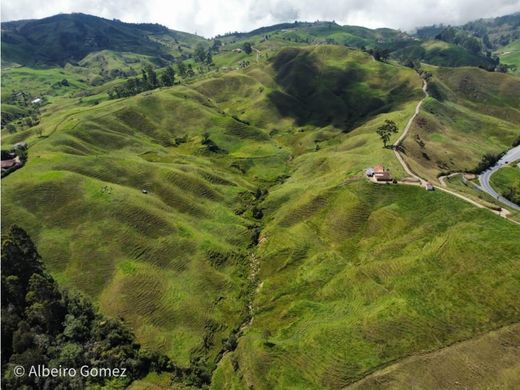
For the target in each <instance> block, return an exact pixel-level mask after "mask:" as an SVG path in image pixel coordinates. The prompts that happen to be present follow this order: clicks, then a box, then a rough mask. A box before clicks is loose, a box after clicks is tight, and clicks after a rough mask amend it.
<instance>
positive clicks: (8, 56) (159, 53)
mask: <svg viewBox="0 0 520 390" xmlns="http://www.w3.org/2000/svg"><path fill="white" fill-rule="evenodd" d="M198 41H205V39H204V38H201V37H198V36H196V35H192V34H188V33H183V32H178V31H174V30H170V29H168V28H167V27H165V26H162V25H159V24H149V23H147V24H133V23H124V22H121V21H119V20H108V19H104V18H100V17H96V16H92V15H85V14H81V13H74V14H59V15H55V16H51V17H48V18H44V19H39V20H21V21H14V22H6V23H2V57H3V58H2V61H3V62H12V63H19V64H22V65H32V66H34V65H64V64H66V63H67V62H77V61H80V60H81V59H82V58H84V57H85V56H86V55H87V54H89V53H92V52H97V51H100V50H115V51H121V52H133V53H138V54H146V55H150V56H154V57H169V56H172V55H179V54H180V53H181V52H182V51H183V48H184V49H187V50H190V49H191V48H192V46H194V44H196V42H198Z"/></svg>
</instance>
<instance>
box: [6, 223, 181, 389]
mask: <svg viewBox="0 0 520 390" xmlns="http://www.w3.org/2000/svg"><path fill="white" fill-rule="evenodd" d="M38 365H41V366H45V367H50V368H52V367H54V368H60V367H61V368H75V369H77V373H76V375H74V376H68V375H65V376H63V377H52V376H48V377H36V376H34V375H29V373H30V367H34V366H38ZM16 366H22V367H24V369H25V375H22V376H19V377H17V376H16V373H19V372H18V371H16V372H15V367H16ZM83 366H87V367H89V369H93V368H110V369H114V368H124V369H125V372H124V374H122V375H124V377H119V378H110V377H103V376H102V375H99V374H98V375H99V376H87V377H85V376H83V375H81V373H80V371H79V370H80V368H81V367H83ZM163 370H168V371H171V370H172V365H171V363H170V361H169V359H168V358H167V357H165V356H162V355H159V354H157V353H149V352H147V351H144V350H143V349H141V348H140V346H139V344H137V343H136V341H135V339H134V336H133V334H132V333H131V332H130V331H129V330H128V329H127V328H126V326H125V325H124V324H123V323H122V322H121V321H119V320H116V319H110V318H106V317H104V316H102V315H101V314H99V313H98V312H97V310H96V309H95V308H94V306H93V305H92V304H91V302H90V301H89V300H88V299H87V298H85V297H84V296H82V295H79V294H76V293H73V292H70V291H68V290H65V289H62V288H60V286H59V285H58V284H57V283H56V281H55V280H54V279H53V278H52V276H50V275H49V273H47V271H46V270H45V267H44V265H43V263H42V260H41V258H40V256H39V254H38V252H37V250H36V247H35V246H34V244H33V242H32V241H31V238H30V237H29V236H28V235H27V233H26V232H25V231H24V230H23V229H21V228H19V227H16V226H13V227H11V229H10V230H9V233H8V234H7V235H6V236H5V237H2V378H3V379H2V382H3V386H2V387H3V388H4V389H22V388H27V389H28V388H34V389H71V388H75V389H81V388H85V387H86V386H88V385H93V384H98V385H103V384H106V383H107V382H108V381H111V383H114V382H118V383H119V384H120V385H123V386H124V385H126V384H128V383H130V382H131V381H132V380H134V379H136V378H140V377H143V376H144V375H146V374H147V373H148V372H150V371H163ZM120 375H121V372H120Z"/></svg>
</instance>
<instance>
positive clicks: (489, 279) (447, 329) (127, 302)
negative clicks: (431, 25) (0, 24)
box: [2, 22, 520, 389]
mask: <svg viewBox="0 0 520 390" xmlns="http://www.w3.org/2000/svg"><path fill="white" fill-rule="evenodd" d="M126 27H129V26H126ZM129 28H130V27H129ZM399 41H407V42H408V43H410V44H416V42H417V41H415V40H414V39H413V38H411V37H410V36H408V35H407V34H403V33H400V32H397V31H394V30H389V29H379V30H369V29H364V28H357V27H348V26H347V27H344V26H338V25H337V24H335V23H328V22H318V23H294V24H292V23H291V24H287V25H282V26H273V27H269V28H264V29H260V30H257V31H253V32H251V33H247V34H230V35H226V36H222V37H217V38H216V39H214V40H213V41H211V42H207V41H206V42H205V41H201V42H197V43H195V44H194V45H193V46H192V47H191V49H192V51H191V52H189V53H188V54H187V55H186V57H185V58H184V59H181V60H179V58H178V56H177V58H176V60H175V62H172V61H169V60H167V61H166V62H167V63H162V64H156V65H155V66H156V67H162V69H157V68H156V67H154V63H153V61H154V60H155V59H156V58H157V57H154V54H142V53H141V54H133V53H125V54H124V55H123V54H121V53H116V52H114V51H113V50H105V51H102V52H93V53H90V54H89V55H87V57H85V58H84V59H83V60H81V61H79V62H78V64H79V65H70V66H65V67H63V68H60V67H54V68H51V69H37V70H34V69H30V68H25V67H22V68H8V69H5V70H4V72H5V73H6V75H8V76H10V77H8V78H7V81H6V84H5V86H4V89H6V88H7V89H14V90H20V89H22V88H20V86H21V85H22V84H23V82H22V81H21V79H22V77H24V78H26V79H24V80H33V82H32V83H31V84H29V85H28V86H27V89H28V91H27V93H29V94H30V96H40V95H43V97H45V98H46V101H45V103H44V104H43V105H41V107H40V113H41V115H40V122H39V123H38V124H37V125H33V126H30V127H29V126H24V127H23V128H17V131H16V132H14V133H12V134H7V132H4V131H5V130H3V132H4V134H3V135H4V142H5V143H6V144H12V143H15V142H18V141H21V140H26V141H27V142H28V143H29V145H30V149H29V152H30V158H29V160H28V163H27V164H26V166H25V167H24V168H22V169H20V170H18V171H17V172H15V173H14V174H12V175H10V176H9V177H8V178H6V179H5V180H3V182H2V200H3V208H2V218H3V222H4V226H8V225H9V224H12V223H16V224H19V225H20V226H23V227H24V228H25V229H27V231H28V232H29V233H30V234H31V237H33V238H34V240H35V242H36V243H37V245H38V248H39V250H40V252H41V253H42V257H43V258H44V259H45V261H46V265H47V266H48V269H49V271H50V272H51V273H52V275H53V277H54V278H55V279H56V280H58V282H59V283H60V285H63V286H65V287H66V288H69V289H72V288H74V289H79V290H81V291H82V292H83V293H85V294H86V295H88V296H89V297H90V299H92V300H93V301H94V302H95V303H96V304H97V305H99V308H100V310H101V312H102V313H103V314H104V315H107V316H109V317H114V318H122V319H123V320H124V322H125V323H127V324H128V325H129V326H130V327H131V329H132V330H133V332H134V333H135V335H136V338H137V340H138V341H139V342H140V343H141V344H142V345H143V346H144V347H146V348H148V349H151V350H154V351H157V352H159V353H164V354H166V355H167V356H168V357H169V358H170V359H171V361H172V364H173V365H174V367H175V371H174V373H166V374H164V373H163V374H162V375H157V374H150V375H148V376H147V377H146V378H143V379H142V380H140V381H139V382H138V383H136V384H135V386H136V388H138V389H139V388H148V386H153V385H157V386H158V387H160V386H169V385H171V382H172V381H173V382H174V384H175V385H178V386H181V387H182V386H192V387H196V388H200V387H213V388H215V389H228V388H236V389H241V388H250V387H251V386H253V387H254V388H259V389H263V388H266V389H271V388H277V387H278V388H287V387H293V388H302V389H303V388H304V389H308V388H341V387H342V386H346V385H348V384H350V383H352V382H354V381H356V380H357V379H359V378H361V377H362V376H364V375H366V374H368V373H370V372H372V371H374V370H376V369H377V368H379V367H381V366H384V365H387V364H389V363H390V362H392V361H395V360H398V359H402V358H404V357H406V356H408V355H410V354H415V353H418V352H426V351H432V350H436V349H439V348H442V347H445V346H447V345H449V344H451V343H453V342H456V341H459V340H464V339H468V338H471V337H474V336H475V335H477V334H479V333H480V332H484V331H487V330H490V329H493V328H496V327H499V326H502V325H505V324H508V323H511V322H517V321H518V319H519V318H520V316H519V314H520V313H518V309H517V308H516V305H515V297H516V295H517V294H515V293H516V292H517V291H518V289H519V287H520V286H519V285H518V280H519V278H518V276H519V275H518V271H517V270H518V269H519V267H518V266H519V264H518V262H519V261H520V252H519V251H520V248H518V245H516V241H515V239H514V237H515V235H518V231H519V230H518V227H517V226H516V225H513V224H512V223H510V222H509V221H507V220H505V219H501V218H497V217H495V216H494V215H493V214H491V213H489V212H488V211H486V210H479V209H476V208H474V207H473V206H471V205H469V204H467V203H464V202H463V201H461V200H459V199H457V198H454V197H452V196H450V195H448V194H445V193H443V192H440V191H436V192H426V191H424V190H423V189H421V188H418V187H412V186H398V185H373V184H370V183H367V182H366V180H365V178H364V177H363V175H364V171H365V169H366V168H367V167H368V166H373V165H374V164H384V166H385V168H386V169H388V170H389V171H390V172H391V174H392V177H395V178H396V179H401V178H403V177H404V176H405V173H404V172H403V170H402V167H401V165H400V164H399V162H398V161H397V160H396V158H395V156H394V154H393V151H392V150H390V149H388V148H383V147H382V146H383V145H382V143H381V140H380V138H379V136H378V135H377V133H376V130H377V129H378V128H381V127H382V126H384V124H385V123H387V124H388V123H390V124H394V123H395V128H394V127H393V125H392V126H391V128H392V131H391V134H389V137H388V140H387V142H388V144H391V143H393V142H395V140H396V139H397V138H398V136H399V134H396V133H395V132H394V131H393V130H395V129H397V130H398V131H399V132H401V131H402V129H403V128H404V126H405V124H406V123H407V121H408V119H409V118H410V116H411V115H412V114H413V112H414V110H415V107H416V104H417V102H418V101H419V100H420V99H422V97H423V93H422V91H421V86H422V79H421V77H420V76H419V75H418V74H417V73H416V71H415V70H414V69H413V68H412V67H410V66H403V65H401V64H399V63H398V62H397V61H395V60H394V59H393V58H394V57H393V54H392V52H390V49H386V48H385V47H384V45H383V44H388V45H389V46H390V45H391V44H397V43H399ZM327 43H328V44H327ZM420 44H422V43H420ZM345 45H348V46H355V47H360V48H361V50H359V49H354V48H348V47H345ZM363 46H364V47H363ZM387 50H388V52H387ZM369 52H370V53H372V54H369ZM100 53H101V54H100ZM98 55H101V56H102V57H103V58H104V59H105V60H106V61H104V62H103V63H104V64H105V65H103V67H95V63H96V61H95V60H92V58H96V57H95V56H98ZM172 55H175V54H172ZM133 56H139V57H138V62H136V63H135V64H134V65H135V66H134V65H132V63H131V61H132V58H134V57H133ZM376 57H377V59H378V60H376V59H375V58H376ZM163 58H164V57H163ZM87 60H88V61H87ZM128 61H130V62H128ZM141 61H142V62H141ZM136 64H137V65H136ZM148 65H152V67H149V66H148ZM168 65H171V66H172V68H173V70H174V73H175V75H174V85H173V86H168V84H167V83H164V82H163V80H166V79H163V75H164V74H166V71H167V66H168ZM407 65H409V64H407ZM412 65H413V66H414V67H415V68H418V64H416V63H414V64H412ZM78 68H82V69H78ZM130 68H132V69H130ZM422 68H423V70H424V71H425V72H430V73H431V74H432V76H431V77H430V93H431V95H432V96H433V97H432V98H431V99H429V100H428V101H427V102H426V104H425V105H424V108H425V109H426V110H423V111H422V113H421V118H422V117H425V118H426V120H427V122H426V123H427V124H428V123H434V124H435V126H433V125H432V129H433V130H432V131H429V129H430V128H429V127H427V128H426V127H425V129H428V131H426V130H425V135H423V134H422V133H421V134H420V137H421V139H423V138H425V137H426V135H428V136H429V135H430V134H431V136H432V140H431V141H430V140H429V142H433V141H434V140H433V138H435V134H436V133H435V131H437V130H438V131H437V132H438V133H441V132H444V131H446V135H445V137H446V138H445V139H443V138H436V141H435V142H445V143H446V144H449V143H450V142H449V141H450V139H451V140H453V142H452V144H453V152H452V153H453V154H452V156H451V158H450V159H448V161H449V162H450V163H451V162H452V163H453V167H456V168H458V167H463V166H465V165H467V166H468V168H471V167H474V166H476V164H477V163H478V161H480V159H481V157H482V155H483V154H484V153H486V152H493V153H496V152H499V151H502V150H504V149H505V146H506V145H510V144H511V143H512V142H513V141H514V140H516V139H518V136H519V134H520V128H519V127H518V124H519V123H520V122H519V120H518V116H517V115H518V113H517V111H518V104H517V99H518V93H517V91H518V90H519V89H518V88H517V85H516V83H517V81H518V79H517V78H514V77H512V76H510V75H504V74H498V73H491V72H486V71H484V70H479V69H476V68H469V67H468V68H457V69H451V68H434V67H431V66H427V65H423V67H422ZM111 69H120V70H122V71H123V72H125V74H124V75H123V74H121V75H120V76H118V75H117V74H116V73H118V72H111ZM143 69H144V73H143V72H142V70H143ZM132 71H134V72H135V73H132ZM31 72H33V74H34V77H31V76H30V74H31ZM61 72H63V73H61ZM82 72H85V73H82ZM152 72H153V73H152ZM114 74H116V75H115V76H114ZM153 74H155V76H154V75H153ZM37 75H38V76H40V75H41V78H39V77H36V76H37ZM113 76H114V77H115V78H113ZM145 77H146V87H145V88H142V89H141V87H143V86H144V85H145ZM136 78H137V79H138V81H137V84H136V87H139V88H136V90H135V91H132V93H128V94H121V95H120V96H121V97H120V98H118V97H117V94H116V95H115V96H114V95H112V99H109V94H108V92H109V91H116V90H118V88H120V89H119V90H120V91H125V90H126V89H127V88H128V87H129V84H131V83H133V81H129V80H132V79H134V81H135V79H136ZM63 79H67V81H68V84H69V85H68V86H65V85H63V83H61V84H60V86H59V88H56V89H53V88H52V87H51V86H52V85H53V84H55V83H56V82H57V81H60V80H63ZM55 80H56V81H55ZM94 80H97V81H95V82H94ZM37 91H38V92H37ZM45 91H48V92H45ZM127 95H133V96H127ZM486 110H487V111H486ZM453 113H455V114H453ZM452 114H453V115H452ZM423 119H424V118H423ZM16 120H19V119H16ZM421 120H422V119H421ZM387 121H388V122H387ZM480 121H483V123H484V125H479V123H480ZM15 123H16V121H15ZM467 123H470V124H472V125H475V124H476V125H479V127H478V128H475V129H473V131H471V132H470V131H469V130H468V127H467ZM490 123H493V124H494V125H496V124H497V123H498V124H499V126H498V127H494V128H492V127H491V125H490ZM423 125H424V122H419V121H418V123H417V124H416V126H423ZM470 129H471V128H470ZM443 134H444V133H443ZM468 134H471V136H472V138H469V136H468ZM490 135H492V136H490ZM414 137H415V135H414ZM486 138H487V139H488V140H491V142H489V141H487V142H486ZM408 139H410V137H408ZM465 139H470V140H471V142H474V145H473V144H471V147H469V148H468V147H466V146H467V145H466V144H465V143H464V140H465ZM412 140H413V139H412ZM413 142H415V144H417V145H420V142H419V141H417V142H416V141H413ZM404 146H405V152H406V153H407V156H408V158H409V159H410V161H411V162H415V164H417V165H420V164H422V163H421V161H422V160H421V158H422V154H419V155H418V157H417V155H416V154H415V151H414V149H413V148H412V147H411V146H410V145H408V144H406V143H405V145H404ZM423 146H424V147H429V144H428V143H426V144H425V145H423ZM419 147H420V146H419ZM426 152H427V153H428V154H430V153H434V152H435V151H430V149H428V150H427V151H426ZM467 156H469V161H466V159H467ZM442 158H444V157H439V158H438V159H439V160H441V159H442ZM434 162H435V160H434ZM428 169H431V171H432V174H434V175H435V174H436V173H437V172H438V170H439V167H438V165H434V166H433V167H429V166H428ZM482 226H486V229H485V230H484V229H482V228H481V227H482Z"/></svg>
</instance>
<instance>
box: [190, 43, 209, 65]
mask: <svg viewBox="0 0 520 390" xmlns="http://www.w3.org/2000/svg"><path fill="white" fill-rule="evenodd" d="M193 58H195V61H197V62H204V61H205V60H206V48H205V47H204V45H203V44H202V43H199V44H197V46H196V47H195V52H194V53H193Z"/></svg>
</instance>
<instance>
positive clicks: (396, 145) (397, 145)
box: [393, 79, 520, 225]
mask: <svg viewBox="0 0 520 390" xmlns="http://www.w3.org/2000/svg"><path fill="white" fill-rule="evenodd" d="M427 88H428V83H427V82H426V80H424V79H423V87H422V90H423V92H424V97H423V98H422V99H421V101H419V103H417V106H416V107H415V112H414V114H413V115H412V116H411V117H410V119H409V120H408V123H407V124H406V127H405V128H404V131H403V133H402V134H401V135H400V136H399V138H398V139H397V140H396V141H395V143H394V145H393V150H394V154H395V156H396V158H397V160H398V161H399V163H400V164H401V166H402V167H403V169H404V171H405V172H406V173H407V174H408V175H409V176H410V177H413V178H414V179H416V180H418V181H419V184H420V185H421V186H423V185H424V183H425V182H426V180H425V179H423V178H422V177H420V176H418V175H417V174H415V173H414V172H412V170H411V169H410V167H409V166H408V164H406V162H405V161H404V159H403V156H401V153H400V152H399V149H400V144H401V142H402V141H403V139H404V138H405V137H406V136H407V135H408V131H409V130H410V127H411V126H412V123H413V121H414V120H415V118H416V117H417V115H418V114H419V112H420V110H421V106H422V104H423V102H424V100H426V98H428V96H430V95H429V94H428V91H427ZM436 188H437V189H438V190H440V191H443V192H446V193H448V194H450V195H453V196H456V197H457V198H459V199H462V200H465V201H466V202H468V203H471V204H472V205H473V206H476V207H478V208H481V209H486V210H489V211H491V212H492V213H494V214H497V215H499V216H501V217H504V218H506V219H508V220H509V221H511V222H513V223H515V224H517V225H520V222H517V221H514V220H512V219H510V218H508V216H507V215H508V214H509V213H504V212H501V211H496V210H492V209H490V208H488V207H486V206H484V205H482V204H481V203H478V202H477V201H475V200H473V199H471V198H469V197H467V196H465V195H462V194H459V193H458V192H455V191H452V190H448V189H447V188H443V187H436Z"/></svg>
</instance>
